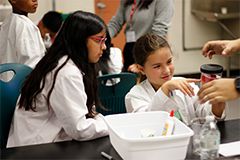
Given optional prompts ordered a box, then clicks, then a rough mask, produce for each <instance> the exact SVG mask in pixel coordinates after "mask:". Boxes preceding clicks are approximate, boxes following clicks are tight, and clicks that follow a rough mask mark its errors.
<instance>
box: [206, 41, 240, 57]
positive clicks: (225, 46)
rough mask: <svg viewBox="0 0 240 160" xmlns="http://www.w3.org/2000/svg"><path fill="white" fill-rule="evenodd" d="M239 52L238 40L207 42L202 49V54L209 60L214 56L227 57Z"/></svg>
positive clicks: (239, 42)
mask: <svg viewBox="0 0 240 160" xmlns="http://www.w3.org/2000/svg"><path fill="white" fill-rule="evenodd" d="M237 51H240V39H236V40H218V41H209V42H207V43H206V44H205V45H204V46H203V49H202V54H203V56H205V57H209V58H210V59H211V58H212V56H213V55H214V54H219V55H223V56H229V55H231V54H233V53H235V52H237Z"/></svg>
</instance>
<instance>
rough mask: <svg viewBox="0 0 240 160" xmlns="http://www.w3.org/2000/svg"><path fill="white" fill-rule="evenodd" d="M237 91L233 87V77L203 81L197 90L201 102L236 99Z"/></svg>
mask: <svg viewBox="0 0 240 160" xmlns="http://www.w3.org/2000/svg"><path fill="white" fill-rule="evenodd" d="M238 96H239V93H238V92H237V91H236V89H235V84H234V79H233V78H222V79H215V80H213V81H210V82H207V83H205V84H204V85H203V86H202V87H201V88H200V90H199V92H198V97H199V100H200V101H201V103H205V102H206V101H209V103H211V104H216V103H219V102H226V101H228V100H233V99H236V98H237V97H238Z"/></svg>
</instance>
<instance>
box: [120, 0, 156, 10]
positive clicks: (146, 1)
mask: <svg viewBox="0 0 240 160" xmlns="http://www.w3.org/2000/svg"><path fill="white" fill-rule="evenodd" d="M152 2H153V0H140V1H139V3H138V4H137V6H138V7H139V9H140V10H141V9H148V6H149V5H150V4H151V3H152ZM133 3H134V0H126V1H125V3H124V6H125V7H127V6H129V5H132V4H133Z"/></svg>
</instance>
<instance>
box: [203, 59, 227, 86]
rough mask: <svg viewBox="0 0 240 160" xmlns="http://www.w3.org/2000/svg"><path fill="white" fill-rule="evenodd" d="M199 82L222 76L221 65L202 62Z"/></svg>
mask: <svg viewBox="0 0 240 160" xmlns="http://www.w3.org/2000/svg"><path fill="white" fill-rule="evenodd" d="M200 71H201V84H202V85H203V84H204V83H207V82H210V81H212V80H214V79H218V78H221V77H222V72H223V67H222V66H220V65H217V64H203V65H201V67H200Z"/></svg>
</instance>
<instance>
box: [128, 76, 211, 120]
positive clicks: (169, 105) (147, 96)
mask: <svg viewBox="0 0 240 160" xmlns="http://www.w3.org/2000/svg"><path fill="white" fill-rule="evenodd" d="M179 78H180V77H175V78H174V79H179ZM190 85H191V86H192V87H193V88H194V93H195V95H196V94H197V92H198V90H199V88H198V86H197V85H195V84H194V83H190ZM197 99H198V98H197V96H193V97H189V96H185V95H184V94H183V93H182V92H181V91H180V90H174V91H172V96H171V97H168V96H166V95H165V94H164V93H163V91H162V90H161V88H160V89H159V90H158V91H157V92H156V91H155V90H154V88H153V87H152V85H151V84H150V82H149V81H148V80H145V81H143V82H141V83H140V84H137V85H135V86H134V87H133V88H132V89H131V90H130V91H129V93H128V94H127V95H126V97H125V104H126V109H127V112H145V111H155V110H162V111H168V112H170V111H171V110H172V109H173V110H177V111H179V113H180V115H181V118H182V120H183V122H184V123H186V124H190V121H191V120H192V119H193V118H195V117H204V116H206V115H212V114H213V113H212V107H211V105H210V104H209V103H204V104H200V103H199V102H198V100H197Z"/></svg>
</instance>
